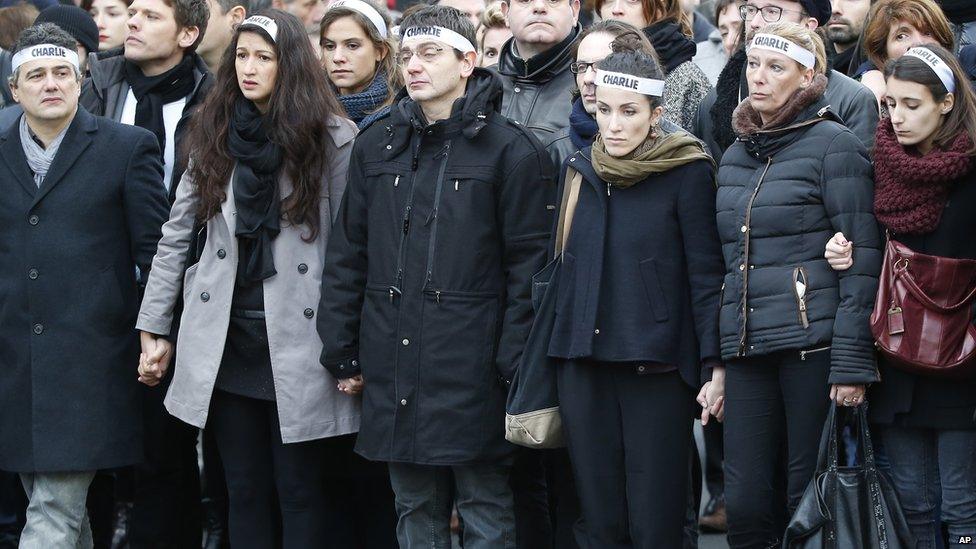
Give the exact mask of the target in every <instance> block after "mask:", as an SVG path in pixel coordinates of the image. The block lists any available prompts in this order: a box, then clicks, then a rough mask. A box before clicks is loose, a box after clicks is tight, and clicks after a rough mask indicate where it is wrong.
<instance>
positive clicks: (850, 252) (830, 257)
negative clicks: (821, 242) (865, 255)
mask: <svg viewBox="0 0 976 549" xmlns="http://www.w3.org/2000/svg"><path fill="white" fill-rule="evenodd" d="M824 259H826V260H827V263H828V264H829V265H830V268H831V269H833V270H835V271H846V270H847V269H850V268H851V267H852V266H853V265H854V249H853V246H851V243H850V242H849V241H848V240H847V238H846V237H845V236H844V233H837V234H835V235H834V237H833V238H831V239H830V240H828V241H827V247H826V249H825V250H824Z"/></svg>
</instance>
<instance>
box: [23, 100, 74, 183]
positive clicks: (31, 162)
mask: <svg viewBox="0 0 976 549" xmlns="http://www.w3.org/2000/svg"><path fill="white" fill-rule="evenodd" d="M70 126H71V124H68V125H67V126H65V127H64V129H63V130H61V133H59V134H58V135H57V137H55V138H54V140H53V141H51V144H50V145H48V147H47V149H45V148H43V147H41V146H40V145H39V144H38V143H37V141H35V140H34V137H33V136H32V135H31V131H30V128H28V127H27V116H21V117H20V143H21V145H22V146H23V147H24V156H26V157H27V165H28V166H29V167H30V169H31V171H32V172H34V183H35V184H36V185H37V188H41V182H43V181H44V176H46V175H47V171H48V169H50V167H51V162H54V157H55V155H57V154H58V149H59V148H60V147H61V141H63V140H64V136H65V134H67V133H68V128H69V127H70Z"/></svg>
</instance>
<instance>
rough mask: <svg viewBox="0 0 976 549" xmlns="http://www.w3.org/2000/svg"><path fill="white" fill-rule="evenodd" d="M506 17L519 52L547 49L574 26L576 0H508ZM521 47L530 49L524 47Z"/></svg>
mask: <svg viewBox="0 0 976 549" xmlns="http://www.w3.org/2000/svg"><path fill="white" fill-rule="evenodd" d="M507 6H508V8H507V11H506V14H505V15H506V18H507V19H508V27H509V28H510V29H512V36H514V37H515V42H516V45H518V47H519V50H520V51H522V50H525V49H532V50H546V49H548V48H549V47H551V46H554V45H556V44H558V43H559V42H562V41H563V40H564V39H565V38H566V37H567V36H569V33H570V32H571V31H572V30H573V27H574V26H576V20H577V18H578V16H579V10H580V3H579V0H510V2H509V3H508V4H507ZM523 44H525V45H527V46H530V47H528V48H525V47H523Z"/></svg>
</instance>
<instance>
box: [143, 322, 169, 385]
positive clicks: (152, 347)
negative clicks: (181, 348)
mask: <svg viewBox="0 0 976 549" xmlns="http://www.w3.org/2000/svg"><path fill="white" fill-rule="evenodd" d="M139 341H140V343H142V354H140V355H139V381H140V382H142V383H145V384H146V385H148V386H150V387H155V386H156V385H159V382H160V381H162V379H163V377H165V376H166V371H167V370H169V360H170V358H172V357H173V344H172V343H170V342H169V341H168V340H167V339H166V338H163V337H161V336H158V335H156V334H151V333H149V332H139Z"/></svg>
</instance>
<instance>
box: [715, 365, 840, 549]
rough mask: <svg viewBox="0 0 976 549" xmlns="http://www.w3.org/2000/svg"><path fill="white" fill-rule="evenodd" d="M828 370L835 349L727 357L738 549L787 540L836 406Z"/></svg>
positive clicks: (728, 443)
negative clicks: (803, 354) (829, 413)
mask: <svg viewBox="0 0 976 549" xmlns="http://www.w3.org/2000/svg"><path fill="white" fill-rule="evenodd" d="M829 370H830V351H829V350H828V351H822V352H817V353H809V354H807V355H806V360H801V359H800V353H799V352H798V351H787V352H780V353H774V354H771V355H766V356H761V357H749V358H744V359H739V360H732V361H729V362H727V363H726V375H725V423H724V429H725V501H726V506H727V512H728V521H729V533H728V540H729V546H730V547H731V548H732V549H739V548H749V549H759V548H762V549H765V548H766V547H769V546H771V545H774V544H777V543H778V542H779V541H780V540H781V538H782V536H783V532H784V530H785V528H786V524H787V521H788V520H789V517H790V516H791V515H792V514H793V511H794V510H795V509H796V506H797V504H798V503H799V500H800V497H801V496H802V495H803V491H804V489H806V486H807V484H808V483H809V482H810V479H811V478H812V477H813V473H814V469H815V468H816V465H817V451H818V449H819V445H820V434H821V433H822V432H823V424H824V421H825V420H826V418H827V410H828V406H829V405H830V399H829V398H828V395H829V392H830V389H829V387H828V385H827V377H828V374H829ZM784 448H785V450H784ZM784 451H785V454H786V455H785V456H784V455H783V454H784ZM784 478H785V493H784V491H783V486H784V482H783V479H784Z"/></svg>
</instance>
